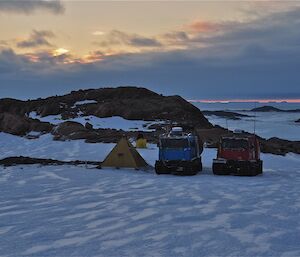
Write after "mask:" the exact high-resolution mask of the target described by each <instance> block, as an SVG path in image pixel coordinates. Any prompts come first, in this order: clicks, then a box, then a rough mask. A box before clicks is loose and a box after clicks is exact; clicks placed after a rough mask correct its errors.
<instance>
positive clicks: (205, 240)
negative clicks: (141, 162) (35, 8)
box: [0, 133, 300, 256]
mask: <svg viewBox="0 0 300 257" xmlns="http://www.w3.org/2000/svg"><path fill="white" fill-rule="evenodd" d="M0 144H1V148H0V149H1V152H0V158H3V157H7V156H11V155H26V156H34V157H47V158H56V159H62V160H76V159H88V160H102V159H103V158H104V157H105V155H106V153H108V152H109V150H110V149H111V148H112V147H113V144H107V145H106V144H86V143H84V142H83V141H81V140H78V141H69V142H57V141H52V140H51V137H50V136H49V135H44V136H41V137H40V138H39V139H35V140H28V139H24V138H20V137H15V136H12V135H7V134H4V133H0ZM140 152H141V154H142V155H143V156H144V158H145V159H146V160H147V161H148V163H149V164H152V165H153V164H154V162H155V160H156V159H157V154H158V151H157V148H156V147H155V146H154V145H151V146H150V149H144V150H142V151H140ZM215 155H216V151H215V150H214V149H205V151H204V153H203V162H204V171H203V172H202V173H201V174H199V175H197V176H193V177H176V176H167V175H160V176H157V175H155V174H154V172H153V171H152V172H151V171H148V172H143V171H135V170H130V169H128V170H126V169H123V170H115V169H102V170H98V169H95V168H94V167H92V166H89V167H88V168H85V167H73V166H47V167H40V166H37V165H34V166H18V167H9V168H0V188H1V194H0V249H1V253H0V255H1V256H299V255H300V246H299V238H300V219H299V213H300V198H299V192H300V157H299V156H298V155H294V154H289V155H287V156H286V157H282V156H274V155H269V154H267V155H266V154H264V155H263V156H262V158H263V160H264V163H265V165H264V167H265V168H264V174H263V175H262V176H258V177H234V176H225V177H224V176H214V175H213V174H212V172H211V161H212V159H213V157H214V156H215Z"/></svg>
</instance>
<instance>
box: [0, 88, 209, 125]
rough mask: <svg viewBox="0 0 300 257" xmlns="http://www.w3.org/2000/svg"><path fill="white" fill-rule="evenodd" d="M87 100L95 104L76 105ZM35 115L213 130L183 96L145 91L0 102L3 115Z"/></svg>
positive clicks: (107, 91) (106, 90) (97, 91)
mask: <svg viewBox="0 0 300 257" xmlns="http://www.w3.org/2000/svg"><path fill="white" fill-rule="evenodd" d="M86 100H93V102H92V103H85V104H79V105H78V104H76V103H77V102H79V101H86ZM32 111H35V112H36V113H37V114H38V115H41V116H42V117H44V116H48V115H58V114H61V115H62V118H63V119H68V118H74V117H77V116H79V115H81V116H87V115H94V116H97V117H100V118H103V117H112V116H120V117H123V118H125V119H129V120H170V121H173V122H181V123H184V124H187V125H190V126H194V127H195V126H196V127H202V128H210V127H212V125H211V124H210V123H209V122H208V120H207V119H206V118H205V117H204V116H203V114H202V113H201V111H200V110H199V109H198V108H197V107H195V106H194V105H192V104H191V103H189V102H187V101H186V100H184V99H183V98H181V97H180V96H163V95H159V94H157V93H154V92H152V91H150V90H148V89H145V88H137V87H119V88H100V89H88V90H79V91H72V92H71V93H70V94H67V95H64V96H54V97H49V98H45V99H37V100H30V101H19V100H14V99H2V100H0V113H1V112H9V113H13V114H18V115H20V116H24V115H25V114H26V113H27V114H28V113H30V112H32Z"/></svg>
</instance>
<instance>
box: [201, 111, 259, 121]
mask: <svg viewBox="0 0 300 257" xmlns="http://www.w3.org/2000/svg"><path fill="white" fill-rule="evenodd" d="M202 113H203V114H204V115H205V116H211V115H215V116H218V117H221V118H226V119H230V120H240V119H241V118H245V117H253V116H250V115H246V114H241V113H237V112H229V111H202Z"/></svg>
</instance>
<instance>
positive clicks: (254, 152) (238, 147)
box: [213, 131, 263, 176]
mask: <svg viewBox="0 0 300 257" xmlns="http://www.w3.org/2000/svg"><path fill="white" fill-rule="evenodd" d="M262 167H263V162H262V160H261V159H260V147H259V142H258V139H257V138H256V136H255V135H249V134H244V133H243V131H235V133H234V134H233V136H227V137H226V136H225V137H222V138H221V141H220V144H219V147H218V154H217V158H216V159H214V160H213V173H214V174H215V175H237V176H256V175H259V174H262V170H263V168H262Z"/></svg>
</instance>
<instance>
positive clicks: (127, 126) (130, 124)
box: [29, 112, 162, 131]
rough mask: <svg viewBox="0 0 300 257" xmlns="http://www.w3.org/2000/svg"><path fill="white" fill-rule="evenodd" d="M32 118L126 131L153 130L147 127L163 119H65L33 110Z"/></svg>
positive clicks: (90, 117) (88, 117)
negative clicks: (43, 114) (42, 114)
mask: <svg viewBox="0 0 300 257" xmlns="http://www.w3.org/2000/svg"><path fill="white" fill-rule="evenodd" d="M29 117H30V118H33V119H39V120H40V121H43V122H50V123H52V124H54V125H57V124H60V123H62V122H65V121H75V122H78V123H81V124H82V125H85V124H86V123H87V122H89V123H90V124H92V125H93V127H94V129H98V128H115V129H123V130H124V131H137V130H138V131H153V130H151V129H148V128H147V127H148V126H149V125H151V124H153V123H155V124H156V123H161V122H162V121H153V122H150V121H148V122H147V121H143V120H126V119H124V118H122V117H119V116H114V117H108V118H98V117H96V116H93V115H91V116H80V117H76V118H73V119H67V120H63V119H62V118H61V115H49V116H46V117H40V116H39V115H37V113H36V112H31V113H30V114H29Z"/></svg>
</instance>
